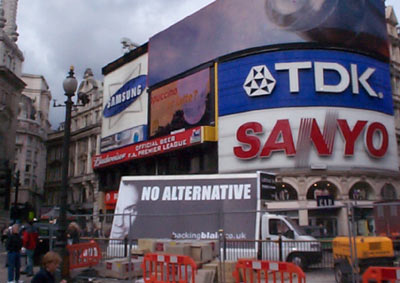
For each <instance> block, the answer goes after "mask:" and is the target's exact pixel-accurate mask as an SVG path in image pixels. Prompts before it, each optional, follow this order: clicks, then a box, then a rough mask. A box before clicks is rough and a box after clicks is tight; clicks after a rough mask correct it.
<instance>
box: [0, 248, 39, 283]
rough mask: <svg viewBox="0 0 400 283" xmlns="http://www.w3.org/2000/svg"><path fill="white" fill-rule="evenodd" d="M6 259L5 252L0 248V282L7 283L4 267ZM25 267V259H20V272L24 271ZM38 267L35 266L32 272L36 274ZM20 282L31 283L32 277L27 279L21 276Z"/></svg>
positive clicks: (23, 275)
mask: <svg viewBox="0 0 400 283" xmlns="http://www.w3.org/2000/svg"><path fill="white" fill-rule="evenodd" d="M6 259H7V252H5V251H4V249H3V248H1V252H0V282H7V279H8V278H7V267H6ZM25 266H26V258H25V257H22V258H21V269H20V270H21V271H22V270H24V269H25ZM38 271H39V267H38V266H35V267H34V272H35V273H36V272H38ZM19 279H20V280H23V281H24V282H31V280H32V277H27V276H26V275H25V274H21V276H20V278H19Z"/></svg>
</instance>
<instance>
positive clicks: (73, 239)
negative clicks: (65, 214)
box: [67, 222, 81, 245]
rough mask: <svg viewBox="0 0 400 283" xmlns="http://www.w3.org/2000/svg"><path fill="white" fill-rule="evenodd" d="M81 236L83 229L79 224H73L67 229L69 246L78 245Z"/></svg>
mask: <svg viewBox="0 0 400 283" xmlns="http://www.w3.org/2000/svg"><path fill="white" fill-rule="evenodd" d="M80 234H81V228H80V227H79V225H78V223H76V222H71V223H69V225H68V227H67V244H68V245H72V244H78V243H79V238H80Z"/></svg>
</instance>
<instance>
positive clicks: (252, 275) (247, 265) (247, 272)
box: [233, 259, 306, 283]
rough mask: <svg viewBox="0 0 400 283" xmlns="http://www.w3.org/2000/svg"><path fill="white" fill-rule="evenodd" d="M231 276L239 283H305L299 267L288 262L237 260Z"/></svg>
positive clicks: (304, 277)
mask: <svg viewBox="0 0 400 283" xmlns="http://www.w3.org/2000/svg"><path fill="white" fill-rule="evenodd" d="M233 276H234V277H235V280H236V282H237V283H239V282H251V283H253V282H270V281H269V280H273V281H272V282H274V283H275V282H290V283H292V282H295V281H293V280H296V278H297V282H298V283H305V282H306V276H305V274H304V272H303V270H301V268H300V267H298V266H297V265H295V264H293V263H289V262H279V261H264V260H252V259H239V260H238V261H237V263H236V268H235V271H233Z"/></svg>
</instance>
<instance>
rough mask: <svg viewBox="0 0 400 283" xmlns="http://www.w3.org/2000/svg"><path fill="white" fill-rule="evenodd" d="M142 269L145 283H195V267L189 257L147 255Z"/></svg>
mask: <svg viewBox="0 0 400 283" xmlns="http://www.w3.org/2000/svg"><path fill="white" fill-rule="evenodd" d="M142 269H143V279H144V282H145V283H164V282H179V283H186V282H191V283H195V274H196V271H197V265H196V263H195V262H194V260H193V259H192V258H191V257H189V256H184V255H169V254H155V253H148V254H146V255H145V256H144V259H143V263H142Z"/></svg>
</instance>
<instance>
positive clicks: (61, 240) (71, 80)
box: [54, 66, 89, 278]
mask: <svg viewBox="0 0 400 283" xmlns="http://www.w3.org/2000/svg"><path fill="white" fill-rule="evenodd" d="M77 87H78V81H77V80H76V78H75V77H74V67H73V66H71V67H70V70H69V73H68V76H67V77H66V78H65V80H64V82H63V88H64V91H65V96H67V100H66V101H65V122H64V139H63V157H62V179H61V193H60V216H59V237H58V243H57V246H58V249H59V250H60V253H61V256H62V259H63V263H62V269H61V275H62V278H68V277H69V267H68V252H67V249H66V245H67V236H66V230H67V205H68V190H69V186H68V165H69V145H70V136H71V111H72V106H73V105H74V102H73V101H72V97H73V96H74V95H75V91H76V89H77ZM81 95H82V94H81ZM83 96H85V95H83ZM78 100H80V101H81V102H82V103H81V104H75V106H84V105H85V104H86V103H88V102H89V99H88V97H87V95H86V96H85V97H79V98H78ZM54 106H55V107H58V106H63V105H56V103H55V102H54Z"/></svg>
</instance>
